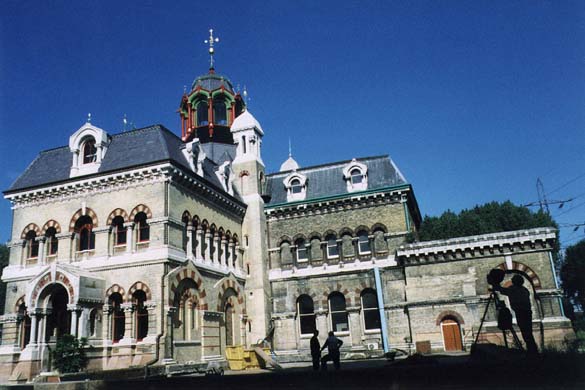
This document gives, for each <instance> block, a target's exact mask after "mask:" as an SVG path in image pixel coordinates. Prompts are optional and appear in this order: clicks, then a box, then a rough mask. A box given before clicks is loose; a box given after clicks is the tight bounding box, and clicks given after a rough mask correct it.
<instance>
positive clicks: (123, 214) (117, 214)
mask: <svg viewBox="0 0 585 390" xmlns="http://www.w3.org/2000/svg"><path fill="white" fill-rule="evenodd" d="M116 217H122V218H123V219H124V222H129V221H130V220H129V219H128V213H127V212H126V211H125V210H123V209H120V208H117V209H115V210H113V211H112V212H111V213H110V215H108V219H107V221H106V226H110V225H111V224H112V221H113V220H114V218H116Z"/></svg>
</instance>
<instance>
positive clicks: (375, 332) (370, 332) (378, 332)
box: [364, 328, 382, 334]
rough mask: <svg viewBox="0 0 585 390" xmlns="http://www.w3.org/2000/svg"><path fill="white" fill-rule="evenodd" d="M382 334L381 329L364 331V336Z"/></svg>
mask: <svg viewBox="0 0 585 390" xmlns="http://www.w3.org/2000/svg"><path fill="white" fill-rule="evenodd" d="M380 333H382V330H381V329H379V328H378V329H364V334H380Z"/></svg>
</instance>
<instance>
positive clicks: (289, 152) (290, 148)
mask: <svg viewBox="0 0 585 390" xmlns="http://www.w3.org/2000/svg"><path fill="white" fill-rule="evenodd" d="M291 157H292V146H291V143H290V137H288V158H291Z"/></svg>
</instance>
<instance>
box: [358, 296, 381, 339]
mask: <svg viewBox="0 0 585 390" xmlns="http://www.w3.org/2000/svg"><path fill="white" fill-rule="evenodd" d="M361 302H362V316H363V321H364V329H365V330H375V329H380V311H379V309H378V297H377V296H376V291H375V290H373V289H371V288H367V289H365V290H364V291H362V294H361Z"/></svg>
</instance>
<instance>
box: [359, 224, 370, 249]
mask: <svg viewBox="0 0 585 390" xmlns="http://www.w3.org/2000/svg"><path fill="white" fill-rule="evenodd" d="M358 251H359V254H360V255H365V254H368V253H371V252H372V250H371V248H370V238H369V237H368V233H366V232H365V231H363V230H362V231H361V232H359V233H358Z"/></svg>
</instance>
